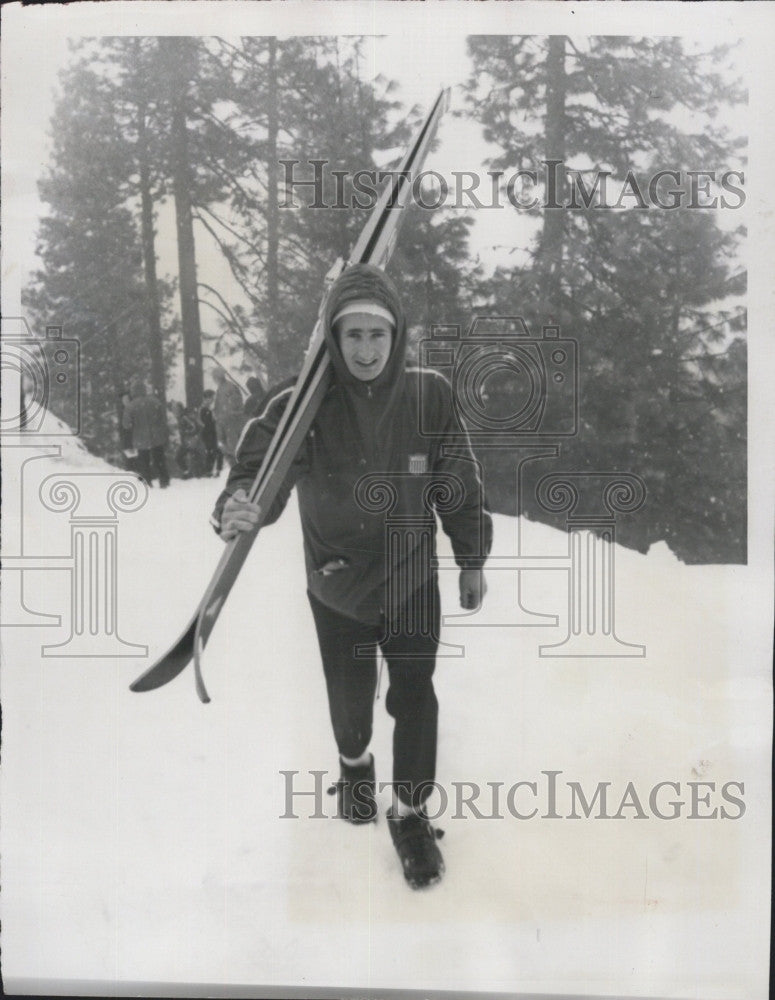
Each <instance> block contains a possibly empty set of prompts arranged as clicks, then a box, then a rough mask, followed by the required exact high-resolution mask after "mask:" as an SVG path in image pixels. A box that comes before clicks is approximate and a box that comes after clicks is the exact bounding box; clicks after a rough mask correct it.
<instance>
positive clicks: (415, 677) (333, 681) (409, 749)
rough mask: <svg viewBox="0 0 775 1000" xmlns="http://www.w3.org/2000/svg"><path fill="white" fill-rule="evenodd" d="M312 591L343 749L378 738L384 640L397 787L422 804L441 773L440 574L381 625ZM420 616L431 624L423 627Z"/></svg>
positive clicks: (352, 751) (348, 753) (347, 752)
mask: <svg viewBox="0 0 775 1000" xmlns="http://www.w3.org/2000/svg"><path fill="white" fill-rule="evenodd" d="M308 596H309V601H310V604H311V606H312V613H313V615H314V618H315V626H316V628H317V633H318V642H319V643H320V653H321V656H322V658H323V670H324V672H325V677H326V687H327V689H328V705H329V710H330V713H331V722H332V724H333V727H334V737H335V739H336V743H337V746H338V748H339V753H340V754H341V755H342V756H344V757H350V758H355V757H359V756H360V755H361V754H362V753H363V752H364V750H365V749H366V747H367V746H368V745H369V742H370V741H371V731H372V720H373V714H374V697H375V694H376V688H377V648H378V647H379V648H380V649H381V650H382V652H383V654H384V656H385V660H386V662H387V667H388V676H389V688H388V692H387V696H386V698H385V706H386V708H387V710H388V713H389V714H390V715H391V716H392V717H393V719H394V720H395V726H394V729H393V782H394V787H395V789H396V791H397V792H398V796H399V798H400V799H401V801H402V802H404V803H406V804H407V805H414V806H415V807H417V806H418V805H420V804H421V803H422V802H424V801H425V799H426V798H427V797H428V796H429V795H430V793H431V791H432V790H433V788H432V785H431V782H433V781H434V778H435V775H436V733H437V720H438V702H437V701H436V694H435V692H434V690H433V680H432V678H433V670H434V667H435V665H436V650H437V648H438V638H437V637H438V634H439V625H440V610H439V608H440V605H439V593H438V587H437V585H436V581H435V580H433V581H432V582H431V583H430V584H429V585H428V586H427V587H425V588H423V589H422V590H420V591H418V592H417V593H416V594H415V595H413V600H412V601H410V602H408V604H407V605H405V606H404V607H403V608H401V609H398V610H397V611H396V612H395V614H394V615H393V617H392V620H391V621H390V622H387V623H385V622H383V623H382V624H381V625H366V624H364V623H362V622H358V621H355V620H354V619H353V618H348V617H347V616H346V615H341V614H339V613H338V612H336V611H333V610H331V608H328V607H326V605H324V604H322V603H321V602H320V601H319V600H318V599H317V598H316V597H314V596H313V595H312V594H308ZM418 600H420V601H423V602H424V603H423V608H424V611H425V613H423V614H418V613H417V607H418V605H417V603H416V602H417V601H418ZM419 623H422V625H423V626H424V627H423V628H418V627H417V625H418V624H419ZM428 626H430V627H428ZM358 647H362V648H361V650H360V652H361V655H357V650H358ZM364 652H365V653H366V655H363V653H364Z"/></svg>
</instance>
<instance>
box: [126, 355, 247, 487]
mask: <svg viewBox="0 0 775 1000" xmlns="http://www.w3.org/2000/svg"><path fill="white" fill-rule="evenodd" d="M213 381H214V382H215V384H216V388H215V389H206V390H205V392H204V394H203V401H202V405H201V407H200V408H199V410H198V412H197V411H195V410H193V409H191V408H189V407H186V406H184V404H183V403H180V402H174V403H172V404H170V409H171V411H172V412H171V415H170V418H168V414H167V412H166V411H165V408H164V406H163V404H162V402H161V400H160V399H159V398H158V397H157V396H156V395H155V394H154V393H152V392H149V391H148V387H147V385H146V383H145V382H144V381H143V380H142V379H136V380H135V381H134V382H133V383H132V386H131V389H130V391H129V392H127V393H125V394H124V395H123V396H122V399H121V426H120V429H119V433H120V438H121V448H122V451H123V453H124V457H125V459H126V460H127V461H128V463H129V464H130V466H131V467H132V468H133V469H134V471H136V472H137V473H138V474H139V475H140V476H142V478H143V479H144V480H145V481H146V482H147V483H148V485H152V483H153V482H154V480H156V481H158V484H159V486H160V487H161V488H162V489H164V488H166V487H167V486H169V482H170V472H169V467H168V464H167V449H168V447H169V445H170V438H171V435H170V425H172V426H173V428H174V429H175V430H176V431H177V446H176V449H175V452H174V458H175V464H176V465H177V468H178V470H179V472H180V475H181V477H182V478H184V479H189V478H192V477H195V476H218V475H220V472H221V469H222V468H223V462H224V458H225V459H226V461H227V463H228V464H229V465H231V464H232V463H233V462H234V455H235V451H236V447H237V442H238V440H239V437H240V434H241V433H242V428H243V426H244V424H245V421H246V420H247V419H249V418H250V417H252V416H254V415H255V412H256V410H257V407H258V405H259V404H260V401H261V399H262V398H263V390H262V386H261V382H260V380H259V379H258V378H256V377H255V376H251V378H249V379H248V382H247V388H248V392H249V395H248V397H247V399H246V400H245V401H244V402H243V396H242V391H241V390H240V388H239V386H238V385H237V383H236V382H234V381H233V380H232V379H231V378H230V377H229V376H228V375H227V374H226V372H225V371H224V370H223V369H221V368H218V369H216V371H215V372H214V374H213Z"/></svg>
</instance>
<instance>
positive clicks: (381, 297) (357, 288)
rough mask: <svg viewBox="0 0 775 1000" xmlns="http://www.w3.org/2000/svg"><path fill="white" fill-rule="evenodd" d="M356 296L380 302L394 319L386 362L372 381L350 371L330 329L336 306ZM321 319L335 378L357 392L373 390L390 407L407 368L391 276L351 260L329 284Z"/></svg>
mask: <svg viewBox="0 0 775 1000" xmlns="http://www.w3.org/2000/svg"><path fill="white" fill-rule="evenodd" d="M358 299H369V300H370V301H372V302H377V303H379V305H381V306H384V308H385V309H388V310H389V311H390V312H391V313H392V314H393V316H395V320H396V325H395V330H394V331H393V339H392V342H391V345H390V356H389V357H388V360H387V364H386V365H385V367H384V368H383V369H382V371H381V372H380V373H379V375H378V376H377V377H376V378H375V379H373V380H372V381H371V382H362V381H361V380H360V379H357V378H356V377H355V376H354V375H353V374H352V373H351V372H350V370H349V369H348V367H347V365H346V364H345V361H344V358H343V357H342V352H341V350H340V347H339V341H338V339H337V337H336V336H335V335H334V332H333V329H332V322H331V321H332V319H333V318H334V316H336V314H337V313H338V312H339V310H340V309H341V308H342V307H343V306H346V305H347V304H348V303H350V302H355V301H357V300H358ZM324 322H325V327H324V335H325V338H326V346H327V347H328V351H329V354H330V356H331V364H332V365H333V368H334V373H335V376H336V380H337V381H338V382H339V383H340V385H342V386H343V387H344V388H346V389H348V390H349V391H351V392H354V393H355V394H356V395H366V394H369V395H371V394H373V393H374V392H375V391H376V392H377V393H378V394H379V395H380V396H382V397H384V398H385V399H386V400H387V402H388V409H389V408H390V405H389V404H390V402H391V401H392V400H394V399H396V398H398V395H399V394H400V393H401V391H402V389H403V383H404V379H405V370H406V319H405V317H404V311H403V309H402V308H401V301H400V299H399V297H398V291H397V290H396V286H395V285H394V284H393V282H392V281H391V279H390V278H388V276H387V275H386V274H385V272H384V271H382V270H380V269H379V268H378V267H374V266H373V265H372V264H353V266H352V267H349V268H348V269H347V270H346V271H345V272H344V274H342V275H341V276H340V277H339V278H337V280H336V281H335V282H334V284H333V285H332V286H331V292H330V294H329V296H328V303H327V305H326V313H325V319H324ZM369 389H371V392H369Z"/></svg>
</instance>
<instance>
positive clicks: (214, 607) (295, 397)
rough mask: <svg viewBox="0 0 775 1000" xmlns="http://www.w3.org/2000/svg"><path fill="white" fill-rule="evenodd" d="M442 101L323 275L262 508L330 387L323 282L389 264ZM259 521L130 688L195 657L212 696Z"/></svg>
mask: <svg viewBox="0 0 775 1000" xmlns="http://www.w3.org/2000/svg"><path fill="white" fill-rule="evenodd" d="M448 103H449V91H448V90H447V89H444V90H442V91H441V92H440V94H439V96H438V97H437V98H436V101H435V102H434V104H433V107H432V108H431V110H430V111H429V112H428V115H427V116H426V118H425V120H424V121H423V123H422V125H421V126H420V128H419V129H418V130H417V133H416V135H415V137H414V139H413V141H412V144H411V145H410V147H409V149H408V151H407V152H406V154H405V156H404V158H403V160H402V161H401V164H400V166H399V167H398V169H397V170H395V171H391V174H390V180H389V183H388V184H387V185H386V186H385V188H384V190H383V192H382V194H381V195H380V198H379V200H378V201H377V204H376V205H375V206H374V208H373V209H372V211H371V213H370V214H369V218H368V220H367V222H366V225H365V227H364V229H363V231H362V232H361V234H360V236H359V237H358V240H357V241H356V243H355V245H354V246H353V249H352V251H351V253H350V256H349V259H348V261H347V262H346V263H345V262H343V261H341V260H338V261H337V262H336V263H335V264H334V265H333V267H332V268H331V269H330V271H329V272H328V274H327V276H326V290H325V292H324V295H323V300H322V302H321V305H320V310H319V312H318V319H317V322H316V323H315V326H314V328H313V331H312V334H311V336H310V341H309V345H308V347H307V352H306V355H305V358H304V362H303V365H302V368H301V371H300V373H299V376H298V378H297V380H296V384H295V386H294V388H293V391H292V393H291V397H290V399H289V400H288V403H287V405H286V407H285V410H284V412H283V415H282V417H281V419H280V422H279V424H278V426H277V429H276V431H275V433H274V436H273V438H272V441H271V442H270V445H269V448H268V450H267V453H266V456H265V457H264V461H263V462H262V464H261V468H260V469H259V471H258V473H257V475H256V478H255V480H254V481H253V484H252V486H251V488H250V490H249V492H248V495H249V497H250V499H251V501H252V502H254V503H257V504H258V505H259V507H260V509H261V511H262V513H265V512H267V511H268V510H269V509H270V507H271V506H272V503H273V501H274V499H275V497H276V496H277V493H278V492H279V490H280V487H281V486H282V483H283V482H284V480H285V477H286V476H287V474H288V472H289V471H290V468H291V465H292V464H293V461H294V459H295V457H296V455H297V453H298V451H299V448H300V447H301V444H302V442H303V440H304V438H305V437H306V435H307V432H308V431H309V428H310V427H311V425H312V422H313V421H314V419H315V415H316V413H317V410H318V407H319V406H320V403H321V401H322V399H323V396H324V395H325V393H326V391H327V389H328V384H329V375H330V362H329V358H328V351H327V350H326V346H325V339H324V335H323V323H324V315H325V309H326V303H327V300H328V289H329V287H330V285H331V284H332V283H333V281H334V280H335V279H336V278H337V277H339V275H340V274H341V273H342V272H343V271H344V270H345V269H346V268H347V267H349V266H350V265H352V264H359V263H369V264H373V265H375V266H376V267H380V268H383V269H384V268H385V267H386V266H387V264H388V262H389V260H390V257H391V255H392V253H393V249H394V248H395V245H396V240H397V236H398V230H399V227H400V225H401V222H402V221H403V218H404V217H405V215H406V209H407V206H408V204H409V198H410V195H411V191H412V184H413V183H414V180H415V178H416V177H417V175H418V174H419V172H420V170H421V169H422V165H423V163H424V161H425V158H426V156H427V153H428V149H429V147H430V144H431V142H432V140H433V137H434V135H435V133H436V130H437V128H438V124H439V121H440V120H441V117H442V115H443V114H444V111H445V110H446V108H447V106H448ZM261 525H262V519H261V518H260V517H259V523H258V524H257V525H256V527H255V528H254V529H253V530H252V531H250V532H243V533H241V534H240V535H238V536H237V537H236V538H234V539H233V540H232V541H230V542H228V543H227V545H226V547H225V549H224V551H223V553H222V555H221V558H220V560H219V561H218V565H217V566H216V569H215V571H214V573H213V575H212V578H211V580H210V583H209V584H208V587H207V590H206V591H205V594H204V597H203V598H202V600H201V601H200V603H199V605H198V606H197V609H196V611H195V613H194V615H193V617H192V619H191V621H190V622H189V624H188V626H187V627H186V629H185V631H184V632H183V634H182V635H181V636H180V638H179V639H178V640H177V642H176V643H175V644H174V645H173V646H172V647H171V648H170V649H169V650H168V651H167V652H166V653H165V654H164V656H162V657H161V659H159V660H158V661H157V662H156V663H154V664H153V665H152V666H151V667H149V668H148V669H147V670H146V671H145V672H144V673H142V674H141V675H140V676H139V677H138V678H137V679H136V680H135V681H133V682H132V684H130V690H132V691H138V692H139V691H152V690H155V689H156V688H159V687H162V686H163V685H164V684H167V683H168V682H169V681H171V680H173V679H174V678H175V677H177V676H178V674H180V673H181V672H182V671H183V670H184V669H185V668H186V667H187V666H188V664H189V663H190V662H191V661H192V659H193V661H194V675H195V682H196V691H197V694H198V696H199V698H200V700H201V701H202V702H205V703H206V702H209V701H210V696H209V695H208V693H207V689H206V687H205V683H204V678H203V675H202V662H201V661H202V652H203V650H204V648H205V646H206V644H207V641H208V639H209V637H210V635H211V633H212V630H213V628H214V627H215V624H216V622H217V620H218V616H219V615H220V612H221V610H222V608H223V605H224V603H225V602H226V599H227V597H228V595H229V593H230V591H231V589H232V587H233V585H234V582H235V581H236V579H237V577H238V575H239V572H240V570H241V569H242V566H243V565H244V563H245V560H246V558H247V556H248V553H249V552H250V549H251V548H252V546H253V542H254V541H255V539H256V536H257V534H258V532H259V531H260V529H261Z"/></svg>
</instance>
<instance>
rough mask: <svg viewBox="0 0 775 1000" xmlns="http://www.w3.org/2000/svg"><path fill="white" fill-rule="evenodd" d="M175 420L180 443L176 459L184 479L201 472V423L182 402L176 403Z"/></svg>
mask: <svg viewBox="0 0 775 1000" xmlns="http://www.w3.org/2000/svg"><path fill="white" fill-rule="evenodd" d="M173 408H174V411H175V421H176V423H177V426H178V437H179V439H180V444H179V445H178V450H177V452H176V454H175V460H176V462H177V463H178V466H179V467H180V474H181V476H182V477H183V479H190V478H191V476H196V475H198V474H199V468H200V466H201V464H202V463H201V461H200V457H201V451H202V446H201V442H200V438H199V425H198V423H197V420H196V417H195V416H194V414H193V413H192V412H191V411H190V410H189V409H187V408H186V407H185V406H184V405H183V404H182V403H175V404H174V407H173Z"/></svg>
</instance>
